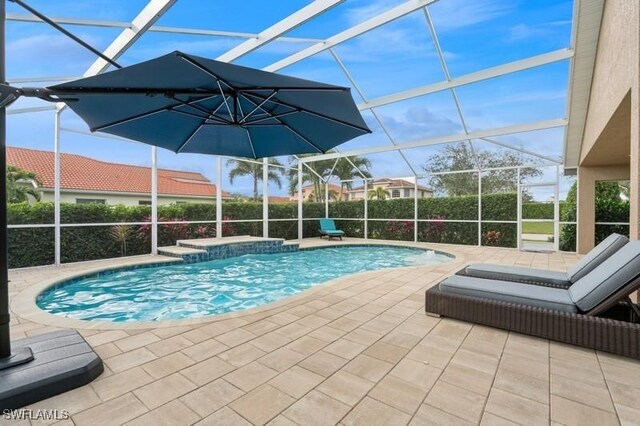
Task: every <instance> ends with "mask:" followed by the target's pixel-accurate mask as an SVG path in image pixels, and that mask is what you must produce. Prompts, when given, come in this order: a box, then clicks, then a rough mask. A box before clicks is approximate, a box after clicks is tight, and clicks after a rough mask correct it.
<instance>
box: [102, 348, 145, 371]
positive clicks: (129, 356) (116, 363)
mask: <svg viewBox="0 0 640 426" xmlns="http://www.w3.org/2000/svg"><path fill="white" fill-rule="evenodd" d="M156 358H157V356H156V355H155V354H153V353H152V352H151V351H149V350H148V349H147V348H139V349H135V350H132V351H130V352H124V353H122V354H120V355H116V356H113V357H111V358H109V359H107V360H105V361H104V363H105V364H107V366H108V367H109V369H110V370H111V371H113V372H114V373H119V372H121V371H125V370H128V369H130V368H133V367H137V366H139V365H142V364H146V363H147V362H149V361H153V360H154V359H156Z"/></svg>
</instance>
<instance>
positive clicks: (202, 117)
mask: <svg viewBox="0 0 640 426" xmlns="http://www.w3.org/2000/svg"><path fill="white" fill-rule="evenodd" d="M169 112H175V113H176V114H182V115H186V116H189V117H193V118H199V119H201V120H204V121H208V120H212V121H215V122H216V124H224V125H228V124H229V123H227V122H225V121H222V120H220V119H219V118H218V117H213V116H210V117H204V116H202V115H198V114H194V113H191V112H187V111H180V110H178V109H175V108H171V109H170V110H169ZM207 124H210V123H207Z"/></svg>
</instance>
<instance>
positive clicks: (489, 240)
mask: <svg viewBox="0 0 640 426" xmlns="http://www.w3.org/2000/svg"><path fill="white" fill-rule="evenodd" d="M368 208H369V212H368V215H369V218H371V219H399V220H384V221H376V220H370V221H369V223H368V237H369V238H372V239H385V240H405V241H413V238H414V229H413V226H414V224H413V215H414V200H413V199H396V200H371V201H369V202H368ZM529 208H530V209H532V210H535V209H536V207H529ZM215 210H216V208H215V205H213V204H175V205H168V206H158V220H159V222H178V223H172V224H161V225H159V226H158V245H159V246H161V247H162V246H170V245H174V244H175V243H176V241H177V240H179V239H187V238H206V237H213V236H215V232H216V229H215V224H213V223H211V224H186V223H181V222H182V221H214V220H215V218H216V211H215ZM303 212H304V217H308V218H319V217H324V214H325V204H324V203H304V205H303ZM222 213H223V218H224V219H225V220H251V219H253V220H259V219H261V218H262V203H260V202H243V203H238V202H225V203H223V206H222ZM150 214H151V208H150V207H149V206H132V207H127V206H123V205H105V204H66V203H63V204H61V206H60V216H61V222H62V223H63V224H69V223H118V222H148V221H149V218H150ZM297 215H298V206H297V204H295V203H274V204H270V205H269V217H270V218H271V219H287V220H282V221H270V222H269V235H270V236H273V237H279V238H285V239H295V238H297V237H298V223H297ZM329 215H330V216H331V217H334V218H336V225H337V226H338V227H339V228H340V229H343V230H344V231H345V233H346V234H347V236H350V237H359V238H363V237H364V220H340V218H352V219H364V201H362V200H360V201H351V202H331V203H330V204H329ZM477 215H478V199H477V196H472V195H470V196H462V197H451V198H423V199H419V200H418V218H419V219H421V220H425V219H428V220H433V222H419V224H418V240H419V241H428V242H437V243H451V244H467V245H475V244H477V243H478V226H477V224H476V223H466V222H455V221H456V220H476V219H477ZM8 216H9V223H10V224H53V217H54V210H53V203H35V204H32V205H30V204H27V203H21V204H12V205H9V208H8ZM482 217H483V219H485V220H495V221H501V220H502V221H515V220H516V218H517V197H516V194H489V195H484V196H483V197H482ZM444 220H452V221H454V222H444ZM262 226H263V225H262V222H233V223H225V224H223V227H222V234H223V236H233V235H254V236H261V235H262ZM481 232H482V236H481V237H482V238H481V239H482V243H483V244H485V245H496V246H502V247H515V246H516V240H517V236H516V226H515V224H504V223H495V224H494V223H483V224H482V230H481ZM53 233H54V231H53V228H27V229H11V230H10V231H9V266H10V267H11V268H19V267H25V266H35V265H45V264H51V263H53V261H54V235H53ZM112 233H113V227H112V226H73V227H64V226H63V228H62V230H61V253H62V261H63V262H78V261H85V260H94V259H104V258H111V257H119V256H122V255H128V256H131V255H137V254H145V253H149V252H150V250H151V243H150V239H151V235H150V234H151V229H150V226H149V225H140V226H132V227H131V228H130V229H129V230H128V233H129V235H128V237H127V241H126V250H125V249H124V247H123V244H122V242H121V241H119V240H118V239H116V238H114V236H113V235H112ZM303 235H304V236H305V237H315V236H317V235H318V222H317V220H305V221H304V222H303Z"/></svg>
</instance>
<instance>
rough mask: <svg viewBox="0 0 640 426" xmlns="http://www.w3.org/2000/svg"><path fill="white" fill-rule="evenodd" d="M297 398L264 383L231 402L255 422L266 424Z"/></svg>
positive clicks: (236, 410) (243, 415)
mask: <svg viewBox="0 0 640 426" xmlns="http://www.w3.org/2000/svg"><path fill="white" fill-rule="evenodd" d="M294 402H295V399H293V398H292V397H290V396H289V395H287V394H286V393H284V392H282V391H279V390H278V389H276V388H274V387H273V386H270V385H262V386H260V387H258V388H256V389H254V390H252V391H251V392H249V393H247V394H245V395H244V396H241V397H240V398H238V399H236V400H235V401H233V402H232V403H231V404H229V407H231V408H232V409H233V410H234V411H235V412H237V413H238V414H240V415H241V416H242V417H244V418H245V419H247V420H248V421H250V422H251V423H253V424H260V425H261V424H265V423H267V422H268V421H269V420H271V419H273V418H274V417H275V416H277V415H278V414H280V413H281V412H282V411H283V410H284V409H286V408H287V407H288V406H290V405H291V404H293V403H294Z"/></svg>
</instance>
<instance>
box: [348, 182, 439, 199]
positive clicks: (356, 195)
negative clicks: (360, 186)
mask: <svg viewBox="0 0 640 426" xmlns="http://www.w3.org/2000/svg"><path fill="white" fill-rule="evenodd" d="M378 186H382V187H384V185H376V186H375V187H373V188H370V189H375V188H377V187H378ZM384 188H385V189H386V190H387V191H389V194H391V193H392V191H393V190H394V189H398V190H400V197H395V198H413V197H414V196H415V195H414V194H415V191H414V188H406V189H407V190H408V191H409V195H408V196H407V195H405V188H387V187H384ZM431 195H432V193H431V192H429V191H426V190H422V189H418V198H430V197H431ZM389 198H394V197H391V196H390V197H389ZM349 199H350V200H363V199H364V191H350V192H349Z"/></svg>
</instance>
